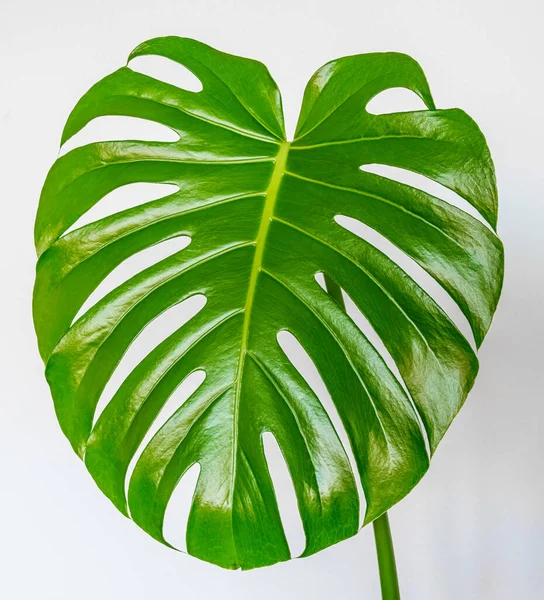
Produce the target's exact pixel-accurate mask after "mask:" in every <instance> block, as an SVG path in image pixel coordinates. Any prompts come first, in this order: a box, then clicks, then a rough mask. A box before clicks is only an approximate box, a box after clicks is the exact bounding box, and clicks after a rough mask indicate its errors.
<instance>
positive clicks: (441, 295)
mask: <svg viewBox="0 0 544 600" xmlns="http://www.w3.org/2000/svg"><path fill="white" fill-rule="evenodd" d="M334 220H335V221H336V222H337V223H338V225H340V226H341V227H343V228H344V229H346V230H347V231H350V232H351V233H353V234H355V235H356V236H358V237H360V238H361V239H363V240H365V241H367V242H368V243H369V244H371V245H372V246H374V247H375V248H377V249H378V250H380V251H381V252H383V253H384V254H385V255H386V256H388V257H389V258H390V259H391V260H392V261H393V262H395V263H396V264H397V265H398V266H399V267H401V268H402V270H403V271H404V272H405V273H407V274H408V275H409V276H410V277H411V278H412V279H413V280H414V281H415V282H416V283H417V284H418V285H419V286H420V287H421V288H422V289H423V290H425V292H427V294H428V295H429V296H430V297H431V298H432V299H433V300H434V301H435V302H436V303H437V304H438V306H440V308H442V310H443V311H444V312H445V313H446V314H447V315H448V316H449V318H450V319H451V320H452V321H453V322H454V323H455V325H456V326H457V328H458V329H459V330H460V331H461V333H462V334H463V335H464V336H465V337H466V338H467V340H468V341H469V343H470V344H471V346H472V347H473V348H474V349H475V348H476V342H475V341H474V335H473V333H472V328H471V327H470V324H469V322H468V320H467V318H466V317H465V315H464V314H463V312H462V311H461V309H460V308H459V306H458V305H457V303H456V302H455V300H454V299H453V298H452V297H451V296H450V295H449V294H448V292H447V291H446V290H445V289H444V288H443V287H442V286H441V285H440V284H439V283H438V282H437V281H436V280H435V279H434V278H433V277H432V276H431V275H429V273H427V271H425V269H423V267H421V266H420V265H419V264H418V263H417V262H416V261H415V260H414V259H413V258H411V257H410V256H408V255H407V254H406V253H405V252H404V251H403V250H401V249H400V248H397V246H395V245H394V244H393V243H392V242H390V241H389V240H388V239H387V238H386V237H385V236H383V235H381V234H380V233H378V232H377V231H375V230H374V229H372V228H371V227H368V225H365V224H364V223H362V222H361V221H358V220H357V219H354V218H352V217H346V216H344V215H336V216H335V217H334Z"/></svg>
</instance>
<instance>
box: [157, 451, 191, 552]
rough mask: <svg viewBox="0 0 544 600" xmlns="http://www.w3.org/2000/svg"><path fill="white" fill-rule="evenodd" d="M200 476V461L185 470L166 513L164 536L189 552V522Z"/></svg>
mask: <svg viewBox="0 0 544 600" xmlns="http://www.w3.org/2000/svg"><path fill="white" fill-rule="evenodd" d="M199 476H200V465H199V464H198V463H195V464H194V465H193V466H192V467H189V469H187V471H185V473H184V474H183V476H182V478H181V479H180V480H179V482H178V484H177V485H176V487H175V489H174V492H173V493H172V496H171V497H170V501H169V502H168V506H167V507H166V512H165V515H164V525H163V535H164V538H165V539H166V541H167V542H168V543H169V544H171V545H172V546H174V548H177V549H178V550H181V551H182V552H187V523H188V521H189V514H190V512H191V506H192V504H193V497H194V494H195V489H196V484H197V483H198V478H199Z"/></svg>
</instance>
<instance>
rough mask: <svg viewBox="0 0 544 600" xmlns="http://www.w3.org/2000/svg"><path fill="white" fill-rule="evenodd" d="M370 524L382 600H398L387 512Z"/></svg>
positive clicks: (397, 584) (395, 566)
mask: <svg viewBox="0 0 544 600" xmlns="http://www.w3.org/2000/svg"><path fill="white" fill-rule="evenodd" d="M372 525H373V526H374V539H375V540H376V553H377V555H378V570H379V572H380V584H381V587H382V600H400V590H399V579H398V576H397V565H396V563H395V550H394V549H393V539H392V537H391V527H390V526H389V517H388V516H387V513H386V512H385V513H383V515H382V516H381V517H378V518H377V519H376V520H375V521H374V522H373V523H372Z"/></svg>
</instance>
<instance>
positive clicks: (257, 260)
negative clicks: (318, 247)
mask: <svg viewBox="0 0 544 600" xmlns="http://www.w3.org/2000/svg"><path fill="white" fill-rule="evenodd" d="M290 145H291V144H290V142H285V141H284V142H282V143H281V145H280V148H279V151H278V154H277V155H276V158H275V159H274V162H275V164H274V170H273V172H272V176H271V178H270V183H269V184H268V188H267V190H266V200H265V203H264V208H263V214H262V217H261V224H260V226H259V231H258V233H257V238H256V239H255V255H254V257H253V265H252V267H251V275H250V278H249V287H248V292H247V299H246V304H245V307H244V322H243V324H242V338H241V343H240V357H239V361H238V369H237V372H236V380H235V389H234V393H235V397H234V423H233V424H234V435H233V446H234V447H233V453H232V460H233V466H232V478H233V482H232V485H231V494H232V492H233V491H234V478H235V475H236V454H237V451H236V450H237V449H236V446H237V443H238V405H239V401H240V392H241V387H242V376H243V373H244V363H245V359H246V355H247V343H248V339H249V327H250V324H251V313H252V309H253V301H254V299H255V290H256V287H257V278H258V276H259V272H260V271H261V267H262V260H263V253H264V248H265V244H266V238H267V236H268V230H269V228H270V223H271V222H272V217H273V215H274V207H275V205H276V200H277V197H278V191H279V188H280V184H281V180H282V177H283V174H284V173H285V164H286V162H287V155H288V154H289V147H290Z"/></svg>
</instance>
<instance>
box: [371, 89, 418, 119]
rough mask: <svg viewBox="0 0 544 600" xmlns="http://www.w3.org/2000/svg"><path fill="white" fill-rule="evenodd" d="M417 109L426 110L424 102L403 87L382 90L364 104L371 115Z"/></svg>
mask: <svg viewBox="0 0 544 600" xmlns="http://www.w3.org/2000/svg"><path fill="white" fill-rule="evenodd" d="M418 110H428V109H427V107H426V106H425V102H423V100H422V99H421V98H420V97H419V96H418V95H417V94H416V93H415V92H413V91H412V90H409V89H408V88H403V87H397V88H389V89H387V90H384V91H383V92H380V93H379V94H377V95H376V96H374V98H372V99H371V100H370V101H369V102H368V103H367V105H366V111H367V112H369V113H370V114H372V115H389V114H392V113H398V112H414V111H418Z"/></svg>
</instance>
